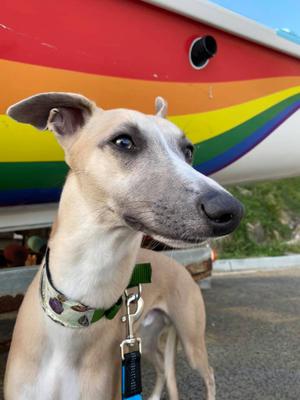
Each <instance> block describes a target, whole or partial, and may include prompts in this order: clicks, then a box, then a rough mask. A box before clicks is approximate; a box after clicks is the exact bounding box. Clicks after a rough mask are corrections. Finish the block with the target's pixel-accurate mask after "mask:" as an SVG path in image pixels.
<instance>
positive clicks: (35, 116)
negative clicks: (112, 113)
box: [7, 92, 96, 147]
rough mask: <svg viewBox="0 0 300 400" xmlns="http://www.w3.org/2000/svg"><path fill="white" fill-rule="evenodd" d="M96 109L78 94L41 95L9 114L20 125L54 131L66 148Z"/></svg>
mask: <svg viewBox="0 0 300 400" xmlns="http://www.w3.org/2000/svg"><path fill="white" fill-rule="evenodd" d="M95 109H96V105H95V104H94V103H93V102H91V101H90V100H88V99H87V98H86V97H84V96H81V95H79V94H75V93H64V92H53V93H41V94H37V95H35V96H32V97H28V98H27V99H24V100H21V101H20V102H18V103H16V104H14V105H12V106H11V107H9V109H8V110H7V114H8V115H9V116H10V117H11V118H13V119H15V120H16V121H18V122H23V123H26V124H31V125H33V126H34V127H36V128H37V129H40V130H45V129H49V130H51V131H53V132H54V133H55V135H56V137H57V139H58V141H59V142H60V143H61V145H62V146H63V147H67V146H68V145H69V144H71V143H72V142H73V140H70V139H71V138H72V137H73V136H74V134H75V133H76V132H78V131H79V130H80V128H82V127H83V126H84V125H85V124H86V122H87V120H88V119H89V117H90V116H91V115H92V112H93V111H94V110H95Z"/></svg>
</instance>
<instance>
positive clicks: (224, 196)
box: [198, 191, 244, 236]
mask: <svg viewBox="0 0 300 400" xmlns="http://www.w3.org/2000/svg"><path fill="white" fill-rule="evenodd" d="M198 210H199V212H200V213H201V215H204V216H205V217H206V220H207V222H208V223H209V225H210V226H211V228H212V230H213V234H214V235H216V236H220V235H226V234H228V233H230V232H232V231H233V230H234V229H235V228H236V227H237V226H238V224H239V223H240V220H241V219H242V217H243V214H244V207H243V206H242V204H241V203H240V202H239V201H238V200H237V199H236V198H235V197H233V196H231V195H230V194H229V193H226V192H220V191H209V192H207V193H206V194H205V195H204V196H203V195H202V196H201V199H200V201H199V203H198Z"/></svg>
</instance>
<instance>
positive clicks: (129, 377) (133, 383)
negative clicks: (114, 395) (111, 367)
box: [122, 351, 142, 400]
mask: <svg viewBox="0 0 300 400" xmlns="http://www.w3.org/2000/svg"><path fill="white" fill-rule="evenodd" d="M141 393H142V377H141V353H140V352H139V351H132V352H130V353H127V354H125V355H124V360H123V361H122V399H124V400H125V399H131V400H138V399H142V395H141Z"/></svg>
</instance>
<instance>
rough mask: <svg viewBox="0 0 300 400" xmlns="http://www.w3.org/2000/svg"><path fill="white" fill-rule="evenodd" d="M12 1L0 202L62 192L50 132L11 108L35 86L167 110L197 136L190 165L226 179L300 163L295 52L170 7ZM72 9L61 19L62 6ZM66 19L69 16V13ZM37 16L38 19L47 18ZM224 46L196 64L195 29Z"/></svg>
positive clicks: (296, 169)
mask: <svg viewBox="0 0 300 400" xmlns="http://www.w3.org/2000/svg"><path fill="white" fill-rule="evenodd" d="M56 11H57V10H56V8H55V6H54V5H53V3H52V2H50V1H45V2H44V3H43V8H41V7H40V4H39V3H38V2H37V0H29V1H28V2H26V10H24V3H23V2H21V1H20V0H14V1H13V2H7V3H6V5H5V6H4V8H2V17H3V19H2V21H3V24H2V25H1V27H2V29H1V31H0V34H1V35H2V36H1V37H2V39H3V40H2V43H4V46H2V48H1V49H0V72H1V73H0V79H1V81H2V82H1V87H2V90H3V93H4V95H3V96H1V99H0V205H1V206H4V205H14V204H25V203H42V202H55V201H58V199H59V195H60V191H61V187H62V184H63V181H64V179H65V175H66V172H67V167H66V165H65V163H64V162H63V153H62V150H61V149H60V148H59V146H58V145H57V143H56V142H55V140H54V138H53V136H52V135H51V133H49V132H43V133H41V132H38V131H37V130H35V129H34V128H32V127H30V126H28V125H24V124H18V123H16V122H14V121H12V120H10V119H9V118H8V117H7V116H6V115H5V110H6V108H7V107H8V106H9V105H11V104H13V103H15V102H16V101H18V100H20V99H22V98H24V97H27V96H31V95H33V94H35V93H39V92H47V91H67V92H78V93H82V94H84V95H85V96H87V97H89V98H91V99H93V100H94V101H96V102H97V104H98V105H100V106H101V107H103V108H104V109H106V108H118V107H122V108H133V109H138V110H140V111H142V112H145V113H150V114H151V113H153V108H154V106H153V104H154V98H155V97H156V96H157V95H160V96H163V97H165V98H166V99H167V101H168V103H169V119H170V120H171V121H173V122H174V123H176V124H177V125H178V126H180V127H181V128H182V129H183V130H184V131H185V132H186V134H187V135H188V136H189V137H190V139H191V140H192V141H193V143H194V144H195V148H196V154H195V160H194V166H195V168H196V169H197V170H199V171H200V172H203V173H205V174H207V175H211V176H213V177H215V178H216V179H217V180H219V181H220V182H221V183H225V184H229V183H234V182H243V181H249V180H260V179H271V178H277V177H283V176H293V175H297V174H299V173H300V162H299V152H298V151H297V148H298V149H299V148H300V135H299V128H298V127H299V126H300V112H299V111H298V110H299V104H300V60H299V59H297V58H296V57H292V56H290V55H286V54H283V53H281V52H278V51H275V50H272V49H269V48H267V47H264V46H261V45H259V44H256V43H252V42H250V41H247V40H245V39H242V38H239V37H236V36H234V35H230V34H228V33H225V32H223V31H221V30H218V29H216V28H212V27H211V26H208V25H205V24H203V23H199V22H197V21H193V20H191V19H188V18H185V17H182V16H180V15H177V14H175V13H172V12H168V11H165V10H162V9H160V8H157V7H154V6H151V5H148V4H145V3H143V2H139V1H130V0H122V1H121V0H102V1H101V2H96V1H92V0H88V1H84V2H82V1H75V0H65V1H63V2H61V4H60V15H59V16H58V15H57V12H56ZM65 15H67V17H65V18H62V16H65ZM66 18H67V21H66ZM41 21H42V22H41ZM204 35H212V36H214V37H215V39H216V40H217V43H218V48H219V51H218V54H217V56H216V57H215V58H214V59H212V60H211V61H210V62H209V64H208V65H207V66H206V67H205V68H204V69H202V70H195V69H193V68H192V66H191V65H190V63H189V59H188V53H189V46H190V44H191V43H192V42H193V40H194V39H195V38H196V37H201V36H204Z"/></svg>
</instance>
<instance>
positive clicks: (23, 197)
mask: <svg viewBox="0 0 300 400" xmlns="http://www.w3.org/2000/svg"><path fill="white" fill-rule="evenodd" d="M61 190H62V189H61V188H60V189H59V188H51V189H12V190H0V207H3V206H15V205H20V204H38V203H56V202H58V201H59V199H60V194H61Z"/></svg>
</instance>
